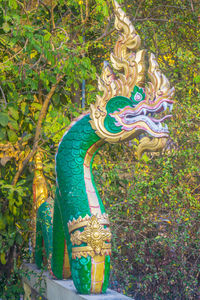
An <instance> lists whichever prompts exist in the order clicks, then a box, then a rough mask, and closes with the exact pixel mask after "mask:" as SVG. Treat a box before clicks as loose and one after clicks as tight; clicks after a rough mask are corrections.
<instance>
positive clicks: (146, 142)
mask: <svg viewBox="0 0 200 300" xmlns="http://www.w3.org/2000/svg"><path fill="white" fill-rule="evenodd" d="M166 142H167V138H153V139H151V138H149V137H144V138H143V139H142V140H141V142H140V144H139V146H138V148H137V156H138V159H140V158H141V156H142V154H143V153H144V152H159V151H162V150H163V148H164V147H165V145H166Z"/></svg>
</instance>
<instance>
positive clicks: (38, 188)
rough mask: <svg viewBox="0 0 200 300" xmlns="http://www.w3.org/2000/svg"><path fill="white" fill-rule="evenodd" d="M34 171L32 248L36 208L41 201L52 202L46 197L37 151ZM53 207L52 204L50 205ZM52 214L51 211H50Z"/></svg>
mask: <svg viewBox="0 0 200 300" xmlns="http://www.w3.org/2000/svg"><path fill="white" fill-rule="evenodd" d="M34 161H35V171H34V178H33V212H32V228H33V238H32V243H33V249H35V241H36V214H37V210H38V208H39V207H40V205H41V204H42V203H44V202H45V201H47V199H48V202H49V203H50V202H52V199H51V198H48V190H47V184H46V180H45V177H44V174H43V164H42V159H41V154H40V153H39V152H37V153H36V155H35V158H34ZM51 207H53V205H52V206H51ZM50 213H51V214H52V211H50Z"/></svg>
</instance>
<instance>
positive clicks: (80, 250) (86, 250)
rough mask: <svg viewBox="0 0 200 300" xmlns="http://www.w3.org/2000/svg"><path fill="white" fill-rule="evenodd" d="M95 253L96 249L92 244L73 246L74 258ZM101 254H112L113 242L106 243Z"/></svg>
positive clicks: (92, 255)
mask: <svg viewBox="0 0 200 300" xmlns="http://www.w3.org/2000/svg"><path fill="white" fill-rule="evenodd" d="M95 255H96V254H95V251H94V250H93V248H92V247H90V246H85V247H75V248H72V259H76V258H77V257H78V258H81V256H83V257H87V256H91V257H94V256H95ZM100 255H111V244H110V243H108V244H105V243H104V245H103V248H102V249H101V252H100Z"/></svg>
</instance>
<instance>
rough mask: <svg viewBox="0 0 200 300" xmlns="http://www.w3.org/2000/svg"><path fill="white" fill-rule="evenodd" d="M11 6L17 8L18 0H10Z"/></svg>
mask: <svg viewBox="0 0 200 300" xmlns="http://www.w3.org/2000/svg"><path fill="white" fill-rule="evenodd" d="M9 6H10V8H13V9H16V8H17V1H16V0H9Z"/></svg>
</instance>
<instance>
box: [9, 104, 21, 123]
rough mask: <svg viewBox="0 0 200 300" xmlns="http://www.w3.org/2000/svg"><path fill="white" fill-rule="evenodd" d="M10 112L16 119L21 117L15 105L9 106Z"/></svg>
mask: <svg viewBox="0 0 200 300" xmlns="http://www.w3.org/2000/svg"><path fill="white" fill-rule="evenodd" d="M8 110H9V112H10V113H11V116H12V117H13V118H14V119H15V120H18V119H19V113H18V110H16V109H15V108H14V107H9V109H8Z"/></svg>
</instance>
